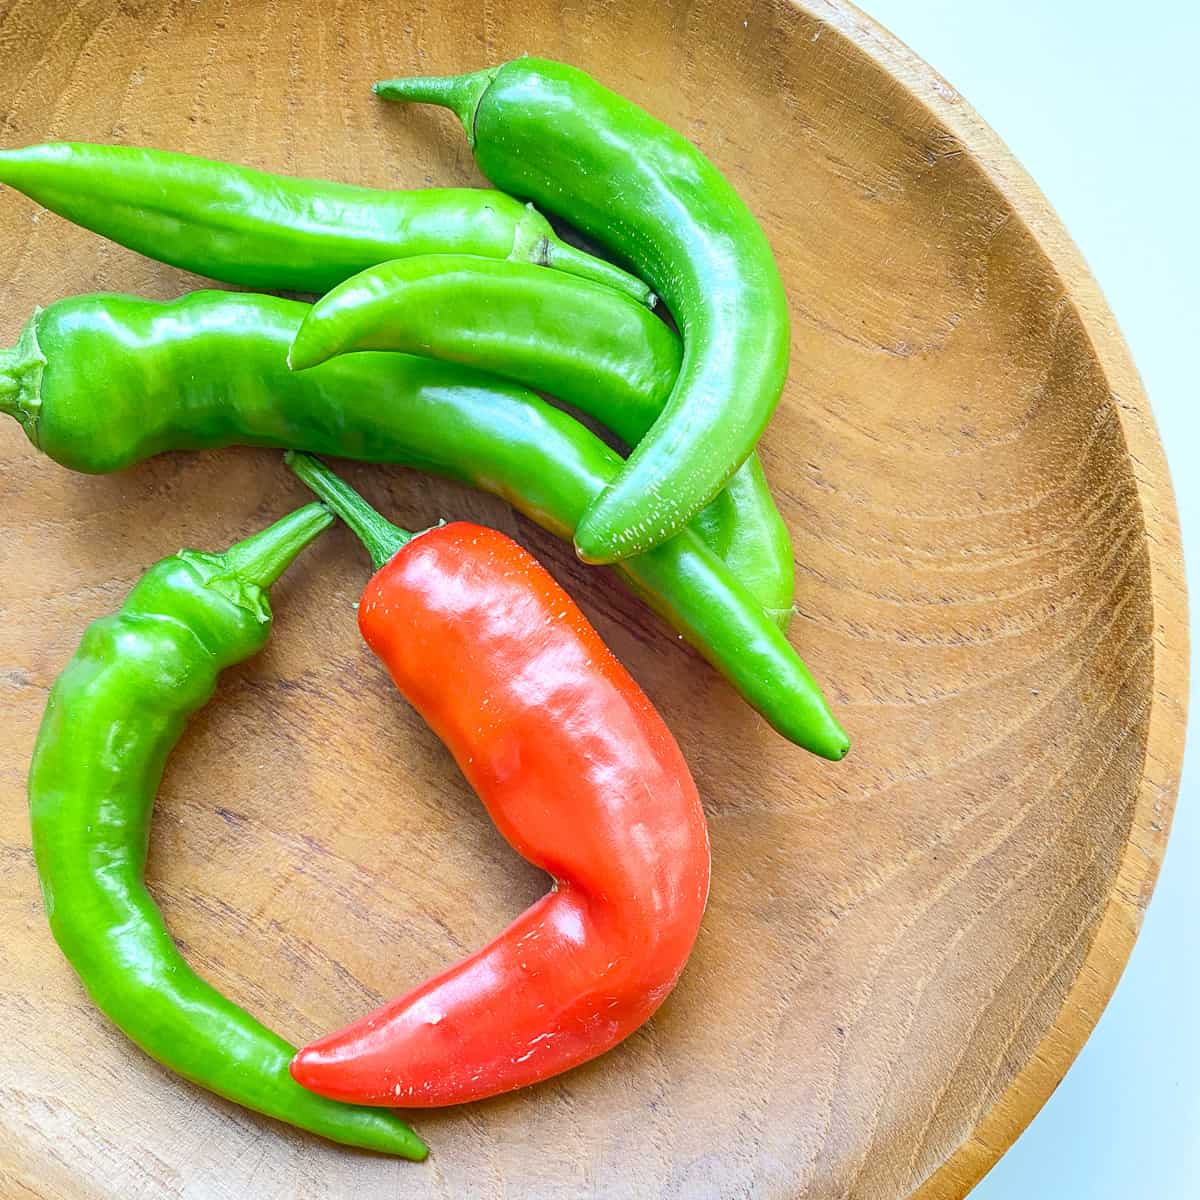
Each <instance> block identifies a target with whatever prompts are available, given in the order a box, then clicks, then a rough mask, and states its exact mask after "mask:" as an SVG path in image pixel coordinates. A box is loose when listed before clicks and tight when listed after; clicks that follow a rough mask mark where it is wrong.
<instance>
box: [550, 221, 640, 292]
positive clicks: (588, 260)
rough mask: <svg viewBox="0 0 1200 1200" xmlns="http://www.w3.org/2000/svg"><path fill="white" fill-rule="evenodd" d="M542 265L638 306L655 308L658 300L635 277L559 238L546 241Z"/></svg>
mask: <svg viewBox="0 0 1200 1200" xmlns="http://www.w3.org/2000/svg"><path fill="white" fill-rule="evenodd" d="M543 265H544V266H547V267H553V268H554V269H555V270H557V271H561V272H562V273H563V274H564V275H574V276H576V277H577V278H579V279H589V280H591V281H592V282H593V283H602V284H605V285H607V286H608V287H610V288H614V289H615V290H616V291H618V292H623V293H624V294H625V295H627V296H631V297H633V299H634V300H636V301H637V302H638V303H639V304H644V305H645V306H646V307H647V308H654V306H655V305H656V304H657V303H658V297H657V296H656V295H655V294H654V292H653V291H652V290H651V289H650V287H649V286H648V285H647V284H645V283H643V282H642V281H641V280H640V279H639V278H638V277H637V276H636V275H630V273H629V272H628V271H622V270H621V268H620V267H617V266H614V265H613V264H612V263H610V262H606V261H605V260H604V259H603V258H596V257H595V255H592V254H588V252H587V251H586V250H580V249H578V248H577V247H575V246H572V245H571V244H570V243H569V242H564V241H562V240H561V239H560V238H547V239H546V249H545V253H544V255H543Z"/></svg>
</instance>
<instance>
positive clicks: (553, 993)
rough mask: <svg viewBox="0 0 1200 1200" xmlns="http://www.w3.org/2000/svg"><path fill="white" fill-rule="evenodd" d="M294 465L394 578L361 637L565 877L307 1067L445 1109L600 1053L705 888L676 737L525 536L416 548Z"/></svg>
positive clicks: (512, 824)
mask: <svg viewBox="0 0 1200 1200" xmlns="http://www.w3.org/2000/svg"><path fill="white" fill-rule="evenodd" d="M289 462H290V463H291V465H292V467H293V469H294V470H295V471H296V473H297V474H298V475H300V477H301V478H302V479H304V481H305V482H306V483H308V484H309V486H311V487H312V488H313V490H314V491H315V492H316V493H317V494H318V495H319V496H321V497H322V498H323V499H324V500H325V501H326V502H327V503H328V504H329V506H330V507H331V508H333V509H334V511H335V512H337V513H339V515H341V516H342V517H343V519H345V520H346V522H347V524H349V525H350V526H351V528H353V529H354V530H355V532H356V533H358V535H359V537H360V538H361V539H362V540H363V541H364V543H365V544H366V546H367V548H368V550H370V551H371V554H372V557H373V558H374V560H375V563H376V566H377V567H379V568H380V569H379V570H378V571H377V573H376V575H375V576H374V577H373V578H372V579H371V581H370V583H368V584H367V587H366V590H365V591H364V592H363V596H362V600H361V602H360V604H359V609H358V620H359V628H360V630H361V631H362V635H363V638H364V639H365V640H366V642H367V644H368V645H369V646H370V647H371V649H372V650H373V651H374V652H375V653H376V654H377V655H378V656H379V657H380V658H381V659H382V660H383V662H384V663H385V665H386V666H387V668H388V670H389V671H390V672H391V675H392V678H393V679H394V680H395V682H396V686H397V687H399V689H400V691H401V692H402V693H403V694H404V696H405V697H406V698H407V699H408V700H409V702H410V703H411V704H412V705H413V706H414V707H415V708H416V709H417V711H418V712H419V713H421V715H422V716H423V717H424V718H425V720H426V721H428V723H429V725H430V726H431V727H432V728H433V730H434V731H435V732H436V733H437V734H438V736H439V737H441V739H442V740H443V741H444V742H445V743H446V745H447V746H448V747H449V748H450V750H451V751H452V753H453V754H454V757H455V759H456V760H457V762H458V765H459V766H460V767H461V769H462V771H463V774H464V775H465V776H466V777H467V780H468V782H470V784H471V786H472V787H474V788H475V790H476V791H477V792H478V794H479V796H480V798H481V799H482V801H483V803H484V805H485V806H486V808H487V811H488V813H489V815H490V816H491V818H492V820H493V821H495V823H496V826H497V828H498V829H499V830H500V832H501V833H502V834H503V835H504V836H505V838H506V839H507V840H508V841H509V843H510V844H511V845H512V846H513V848H514V849H515V850H516V851H517V852H518V853H519V854H521V855H522V856H523V857H524V858H526V859H528V860H529V861H530V862H532V863H534V864H536V865H537V866H539V867H542V868H543V869H544V870H546V871H548V872H549V873H550V874H551V875H552V876H553V877H554V886H553V888H552V889H551V891H550V892H549V894H548V895H546V896H545V897H543V898H542V899H541V900H539V901H538V902H537V903H536V904H535V905H533V907H532V908H530V909H528V910H527V911H526V912H524V913H523V914H522V915H521V916H520V917H518V918H517V919H516V920H515V921H514V922H513V923H512V924H511V925H509V926H508V928H507V929H505V930H504V932H503V933H501V934H500V935H499V936H498V937H497V938H496V939H495V940H494V941H493V942H491V943H490V944H489V945H487V946H485V947H484V948H483V949H482V950H479V951H478V952H477V953H475V954H473V955H471V956H470V957H469V958H466V959H464V960H463V961H462V962H460V963H458V964H457V965H456V966H453V967H451V968H450V969H449V970H448V971H445V972H443V973H442V974H441V975H438V976H436V977H434V978H433V979H430V980H428V981H427V982H426V983H423V984H421V985H420V986H419V987H417V988H414V989H413V990H412V991H410V992H408V993H406V994H405V995H403V996H401V997H400V998H399V999H398V1000H394V1001H392V1002H391V1003H390V1004H385V1005H384V1006H383V1007H381V1008H379V1009H376V1010H375V1011H374V1012H372V1013H370V1014H369V1015H367V1016H366V1017H363V1018H362V1019H361V1020H359V1021H356V1022H355V1023H354V1024H352V1025H349V1026H347V1027H346V1028H345V1029H343V1030H341V1031H340V1032H337V1033H333V1034H330V1035H329V1036H328V1037H324V1038H322V1039H320V1040H319V1041H316V1042H313V1043H312V1044H311V1045H308V1046H306V1047H304V1048H303V1049H302V1050H301V1051H300V1052H299V1053H298V1054H297V1055H296V1057H295V1058H294V1059H293V1061H292V1068H291V1069H292V1074H293V1076H295V1078H296V1080H297V1081H298V1082H299V1083H301V1084H303V1085H304V1086H305V1087H307V1088H310V1089H311V1090H313V1091H315V1092H319V1093H320V1094H321V1095H324V1096H329V1097H333V1098H336V1099H339V1100H351V1101H354V1102H356V1103H359V1104H379V1105H395V1106H403V1107H433V1106H437V1105H445V1104H459V1103H462V1102H463V1101H468V1100H481V1099H483V1098H484V1097H487V1096H495V1095H497V1094H499V1093H502V1092H507V1091H511V1090H512V1089H514V1088H519V1087H523V1086H525V1085H526V1084H530V1083H536V1082H538V1081H539V1080H542V1079H546V1078H548V1077H550V1076H551V1075H556V1074H558V1073H559V1072H561V1071H565V1070H567V1069H568V1068H570V1067H573V1066H576V1065H578V1064H579V1063H582V1062H586V1061H587V1060H588V1059H590V1058H594V1057H595V1056H596V1055H598V1054H602V1053H603V1052H604V1051H605V1050H608V1049H610V1048H611V1047H612V1046H614V1045H616V1044H617V1043H618V1042H619V1041H621V1040H622V1039H623V1038H625V1037H627V1036H628V1035H629V1034H631V1033H632V1032H633V1031H634V1030H635V1029H637V1028H638V1027H639V1026H640V1025H641V1024H643V1022H645V1021H646V1019H647V1018H648V1017H649V1016H650V1015H651V1013H653V1012H654V1010H655V1009H656V1008H658V1006H659V1005H660V1004H661V1003H662V1002H663V1000H664V998H665V997H666V995H667V993H668V992H670V990H671V988H672V987H673V986H674V984H675V981H676V980H677V979H678V978H679V973H680V972H681V971H682V970H683V966H684V963H685V962H686V960H687V957H688V954H689V953H690V951H691V948H692V944H693V942H694V941H695V938H696V934H697V932H698V929H699V926H700V918H701V916H702V914H703V912H704V904H705V900H706V899H707V895H708V880H709V851H708V831H707V827H706V825H705V821H704V813H703V810H702V808H701V806H700V800H699V797H698V795H697V793H696V786H695V784H694V783H693V781H692V777H691V775H690V773H689V771H688V768H687V764H686V763H685V762H684V759H683V756H682V754H681V753H680V751H679V747H678V746H677V745H676V743H675V739H674V738H673V737H672V736H671V733H670V731H669V730H668V729H667V727H666V725H665V724H664V723H663V721H662V718H661V717H660V716H659V715H658V713H657V712H656V710H655V709H654V707H653V705H651V703H650V701H649V700H648V699H647V698H646V696H645V694H644V693H643V692H642V691H641V689H640V688H639V687H638V685H637V684H636V683H635V682H634V680H633V679H632V678H631V677H630V675H629V674H628V672H627V671H626V670H625V669H624V667H622V666H621V664H620V663H619V662H618V661H617V659H616V658H615V657H614V656H613V654H612V652H611V651H610V650H609V649H608V648H607V647H606V646H605V645H604V643H603V642H602V641H601V639H600V636H599V635H598V634H597V633H596V631H595V630H594V629H593V628H592V627H591V625H589V624H588V621H587V618H586V617H584V615H583V614H582V613H581V612H580V611H579V609H578V608H577V607H576V606H575V604H574V603H573V602H572V601H571V599H570V597H569V596H568V595H567V594H566V593H565V592H564V591H563V590H562V588H560V587H559V586H558V584H557V583H556V582H555V581H554V580H553V579H552V578H551V576H550V575H549V574H548V573H547V572H546V571H545V570H544V569H543V568H542V567H541V566H540V565H539V564H538V563H537V561H536V560H535V559H534V558H533V557H532V556H531V555H529V554H528V553H527V552H526V551H525V550H523V549H521V547H520V546H518V545H517V544H516V543H515V542H513V541H511V540H510V539H509V538H507V537H505V536H504V535H503V534H501V533H498V532H496V531H495V530H492V529H486V528H483V527H481V526H479V525H472V524H467V523H456V524H452V525H445V526H441V527H439V528H436V529H432V530H430V531H429V532H427V533H424V534H420V535H418V536H416V537H415V538H412V539H411V540H408V539H409V536H410V535H408V534H406V533H404V532H403V531H401V530H397V529H396V528H395V526H392V525H390V524H389V523H388V522H386V521H384V519H383V518H382V517H381V516H379V514H378V513H376V512H375V511H374V510H373V509H370V508H369V507H367V505H366V504H365V502H363V501H362V499H361V498H360V497H358V496H357V495H356V494H355V493H354V492H352V491H351V490H350V489H349V488H348V487H347V486H346V485H345V484H344V483H342V481H341V480H339V479H338V478H337V477H336V476H334V475H332V474H331V473H330V472H328V471H327V470H326V469H325V468H324V467H322V466H321V465H320V464H319V463H317V462H316V461H315V460H313V459H310V458H307V456H303V455H298V454H297V455H291V456H289ZM398 547H402V548H400V549H398Z"/></svg>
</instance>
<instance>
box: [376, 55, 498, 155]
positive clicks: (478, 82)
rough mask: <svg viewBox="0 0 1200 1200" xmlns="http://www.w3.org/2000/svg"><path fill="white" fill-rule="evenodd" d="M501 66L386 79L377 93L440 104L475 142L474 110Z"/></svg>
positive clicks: (391, 97)
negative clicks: (410, 77) (411, 77)
mask: <svg viewBox="0 0 1200 1200" xmlns="http://www.w3.org/2000/svg"><path fill="white" fill-rule="evenodd" d="M499 69H500V68H499V67H489V68H488V69H487V70H484V71H471V72H470V73H469V74H466V75H429V76H425V77H424V78H415V79H384V80H381V81H380V82H379V83H377V84H376V85H375V88H374V91H375V94H376V95H377V96H382V97H383V99H384V100H399V101H400V102H401V103H405V104H439V105H441V107H442V108H448V109H450V110H451V112H453V113H454V114H455V115H456V116H457V117H458V119H459V120H460V121H461V122H462V124H463V129H465V130H466V133H467V143H468V144H469V145H471V146H474V145H475V110H476V109H477V108H478V107H479V102H480V100H482V99H483V94H484V92H486V91H487V90H488V88H489V87H491V85H492V80H493V79H495V78H496V72H497V71H498V70H499Z"/></svg>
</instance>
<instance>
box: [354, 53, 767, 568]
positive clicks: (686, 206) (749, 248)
mask: <svg viewBox="0 0 1200 1200" xmlns="http://www.w3.org/2000/svg"><path fill="white" fill-rule="evenodd" d="M375 90H376V92H377V93H378V94H379V95H380V96H383V97H384V98H385V99H387V100H399V101H403V102H407V103H419V104H440V105H442V106H443V107H445V108H449V109H451V110H452V111H453V112H454V114H455V115H456V116H457V117H458V118H459V120H460V121H461V122H462V125H463V129H464V130H465V132H466V135H467V143H468V145H470V147H471V149H472V150H473V151H474V154H475V162H476V163H477V164H478V166H479V169H480V170H481V171H482V172H483V173H484V175H486V176H487V177H488V179H490V180H491V181H492V182H493V183H494V184H495V185H496V186H497V187H499V188H501V189H503V190H504V191H506V192H508V193H510V194H511V195H513V196H519V197H521V198H523V199H526V200H532V201H533V202H534V203H535V204H537V205H538V206H539V207H540V208H542V209H544V210H545V211H546V212H549V213H555V214H557V215H558V216H561V217H564V218H565V219H566V220H568V221H570V222H571V223H572V224H573V225H575V226H576V227H577V228H579V229H581V230H583V232H584V233H586V234H588V236H590V237H592V238H594V239H595V241H596V242H597V243H599V244H600V245H601V246H604V247H606V248H607V249H609V250H611V251H613V252H614V253H615V254H616V255H617V256H618V257H619V258H620V259H621V260H622V261H624V262H628V263H631V264H632V265H633V266H634V267H635V268H636V269H637V270H638V271H639V273H641V274H642V275H644V276H645V278H646V280H647V281H648V282H649V283H650V284H651V285H652V286H653V287H654V288H655V289H656V290H657V291H658V293H659V295H660V296H662V298H663V300H665V301H666V303H667V306H668V308H670V310H671V315H672V316H673V317H674V318H675V321H676V323H677V324H678V326H679V332H680V334H681V335H682V337H683V347H684V357H683V365H682V366H681V368H680V371H679V378H678V381H677V382H676V384H675V388H674V391H673V392H672V393H671V396H670V398H669V399H668V401H667V404H666V407H665V408H664V409H663V411H662V415H661V416H660V417H659V418H658V420H657V421H656V422H655V424H654V428H653V429H652V430H651V431H650V432H649V433H648V434H647V435H646V437H645V438H644V439H643V440H642V441H641V442H640V443H639V445H638V446H637V447H636V448H635V449H634V451H633V453H632V454H630V456H629V460H628V462H627V463H626V464H625V465H624V467H622V469H621V471H620V473H619V474H618V475H617V477H616V478H615V479H614V480H613V481H612V483H610V484H609V486H608V487H607V488H606V489H605V490H604V492H603V493H601V495H600V496H599V497H598V498H597V499H596V500H595V502H594V503H593V504H591V505H589V506H588V511H587V512H586V513H585V514H584V516H583V519H582V520H581V521H580V523H579V527H578V528H577V529H576V530H575V546H576V548H577V549H578V551H579V554H580V556H581V557H582V558H583V559H584V560H585V561H587V562H612V561H613V560H615V559H619V558H625V557H627V556H628V555H630V554H636V553H638V552H639V551H642V550H646V549H649V547H651V546H654V545H656V544H658V543H659V542H661V541H663V540H664V539H666V538H668V537H670V536H671V535H672V534H673V533H675V532H677V531H678V530H679V529H681V528H682V527H683V526H684V525H685V524H686V523H687V522H688V521H690V520H691V518H692V517H693V516H695V514H696V513H697V512H699V511H700V509H701V508H703V507H704V505H705V504H707V503H708V502H709V501H710V500H711V499H712V498H713V496H715V495H716V494H717V492H718V491H720V489H721V488H722V487H723V486H724V484H725V481H726V480H727V479H728V478H729V477H730V475H732V474H733V472H734V471H735V470H736V469H737V468H738V466H739V465H740V464H741V463H742V462H744V461H745V459H746V456H747V455H748V454H749V453H750V451H751V450H753V449H754V444H755V442H757V441H758V438H759V435H760V434H761V433H762V431H763V428H764V426H765V425H766V423H767V420H768V418H769V417H770V415H771V413H772V411H773V410H774V408H775V406H776V404H777V403H778V402H779V396H780V392H781V391H782V389H783V384H784V380H785V378H786V376H787V365H788V351H789V333H788V324H789V316H788V304H787V296H786V294H785V293H784V290H783V282H782V281H781V279H780V277H779V269H778V267H777V266H776V265H775V259H774V256H773V255H772V253H771V247H770V245H769V244H768V242H767V239H766V236H765V235H764V234H763V231H762V229H761V228H760V226H759V224H758V222H757V221H755V219H754V216H753V215H752V214H751V212H750V210H749V209H748V208H747V207H746V205H745V203H744V202H743V201H742V199H741V197H740V196H739V195H738V194H737V192H736V191H734V189H733V188H732V187H731V186H730V184H729V182H728V181H727V180H726V179H725V177H724V176H723V175H722V174H721V173H720V172H719V171H718V170H717V169H716V167H715V166H713V164H712V163H711V162H710V161H709V160H708V159H707V158H706V157H705V156H704V155H703V154H701V152H700V151H699V150H698V149H697V148H696V147H695V146H694V145H692V143H691V142H689V141H688V140H687V139H686V138H685V137H683V136H682V135H680V134H679V133H677V132H676V131H675V130H674V129H671V128H670V127H669V126H667V125H664V124H663V122H661V121H659V120H656V119H655V118H654V117H652V116H651V115H650V114H649V113H648V112H646V111H645V110H644V109H641V108H639V107H638V106H637V105H636V104H633V103H632V102H630V101H629V100H626V99H625V98H624V97H623V96H618V95H617V94H616V93H615V92H611V91H609V90H608V88H605V87H602V86H601V85H600V84H599V83H597V82H596V80H594V79H593V78H592V77H591V76H590V75H587V74H585V73H584V72H583V71H580V70H578V69H577V68H575V67H570V66H567V65H566V64H565V63H558V62H551V61H549V60H547V59H539V58H518V59H515V60H514V61H512V62H507V63H504V64H503V65H501V66H498V67H492V68H489V69H487V70H483V71H474V72H472V73H470V74H467V75H457V76H448V77H441V78H439V77H434V78H425V79H394V80H390V81H388V82H386V83H379V84H376V86H375Z"/></svg>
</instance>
